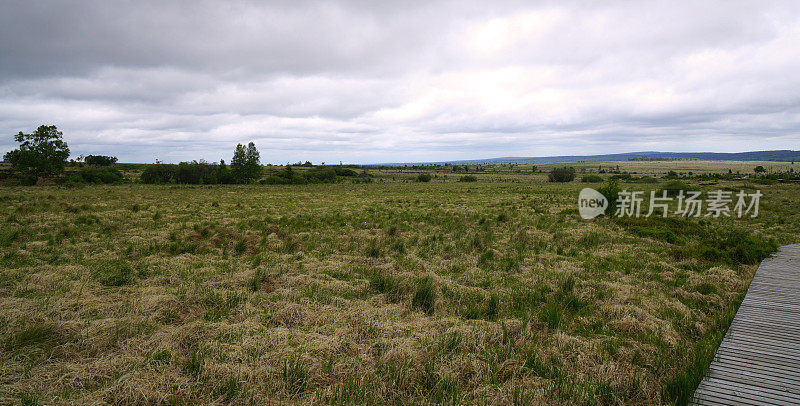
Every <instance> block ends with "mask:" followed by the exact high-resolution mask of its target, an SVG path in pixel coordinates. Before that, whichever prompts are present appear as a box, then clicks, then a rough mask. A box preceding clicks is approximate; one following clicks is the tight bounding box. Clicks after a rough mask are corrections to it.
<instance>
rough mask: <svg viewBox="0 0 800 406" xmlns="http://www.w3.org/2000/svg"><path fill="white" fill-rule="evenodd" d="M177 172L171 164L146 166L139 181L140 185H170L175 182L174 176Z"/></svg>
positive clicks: (175, 167)
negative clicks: (140, 181)
mask: <svg viewBox="0 0 800 406" xmlns="http://www.w3.org/2000/svg"><path fill="white" fill-rule="evenodd" d="M176 172H177V166H176V165H172V164H162V163H156V164H153V165H148V166H147V167H146V168H144V171H142V175H141V179H142V183H147V184H162V183H171V182H172V181H173V180H175V174H176Z"/></svg>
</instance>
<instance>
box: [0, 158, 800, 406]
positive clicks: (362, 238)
mask: <svg viewBox="0 0 800 406" xmlns="http://www.w3.org/2000/svg"><path fill="white" fill-rule="evenodd" d="M757 164H758V163H752V162H747V163H731V162H700V161H679V162H614V163H604V164H595V163H592V164H578V165H575V164H572V165H571V166H575V167H576V168H577V169H578V170H579V171H580V170H582V169H583V170H588V171H594V172H597V170H598V169H599V168H598V167H599V166H602V167H606V168H608V169H615V170H616V167H617V166H620V170H622V171H631V172H637V173H638V174H639V175H641V174H649V175H650V176H653V177H655V178H656V181H654V182H647V183H645V182H630V183H626V182H624V181H623V182H622V183H621V187H623V188H627V189H628V190H643V191H649V190H659V189H660V188H661V187H662V186H664V184H666V183H667V182H668V180H666V179H663V175H664V174H665V173H666V172H667V171H669V170H675V171H676V172H681V173H683V172H690V171H691V172H694V173H713V172H718V173H723V172H724V173H728V170H729V169H731V170H732V172H737V171H741V172H742V173H746V172H751V171H752V168H753V166H755V165H757ZM761 164H763V165H764V166H765V167H767V166H769V167H768V169H770V170H786V169H788V168H794V166H792V165H791V164H789V163H772V162H770V163H761ZM554 166H563V165H537V168H538V172H533V171H532V169H531V168H530V166H524V165H522V166H520V165H518V166H487V167H486V168H484V171H482V172H479V173H475V174H474V175H475V176H476V177H477V178H478V180H477V182H458V179H459V176H461V175H463V173H451V172H447V171H440V172H432V171H427V172H430V173H431V174H432V175H434V178H433V180H432V181H431V182H428V183H419V182H413V179H414V178H415V177H416V176H417V174H418V173H419V172H424V171H423V170H411V169H401V168H397V169H392V170H388V169H386V170H372V171H371V174H372V175H373V178H372V179H373V181H372V182H370V183H351V182H349V181H347V182H341V183H336V184H317V185H282V186H265V185H244V186H223V185H218V186H178V185H166V186H153V185H140V184H127V185H114V186H86V187H78V188H66V187H60V186H54V185H49V186H48V185H45V186H35V187H10V186H5V187H0V224H2V226H1V227H0V309H2V310H0V403H20V402H21V403H22V404H36V403H39V404H52V403H124V404H130V403H138V404H153V403H165V404H194V403H236V404H264V403H266V402H275V403H323V404H329V403H333V404H365V403H366V404H394V403H397V404H405V403H448V404H462V403H482V404H483V403H487V404H531V403H537V402H543V403H555V404H559V403H564V404H574V403H578V404H622V403H625V404H629V403H676V402H677V403H681V402H683V401H685V400H686V397H687V396H688V395H690V394H691V391H692V390H693V389H694V385H696V384H697V382H698V381H699V379H700V377H702V375H703V373H704V372H705V367H706V366H707V364H708V362H710V360H711V357H712V356H713V352H714V350H715V349H716V345H717V343H718V342H719V340H720V339H721V338H722V335H724V332H725V329H726V327H727V325H728V323H729V322H730V320H731V318H732V316H733V314H734V313H735V311H736V308H737V306H738V303H739V302H740V301H741V299H742V298H743V295H744V293H745V291H746V289H747V286H748V284H749V281H750V279H751V278H752V276H753V273H754V271H755V269H756V268H757V264H758V262H759V261H760V259H761V258H762V257H763V256H764V255H767V254H768V253H769V252H771V251H772V250H773V249H774V247H775V246H776V244H788V243H796V242H798V241H800V215H799V214H798V211H797V208H798V207H800V184H797V183H771V184H758V183H754V182H750V181H747V180H730V181H702V182H701V181H696V180H692V179H687V180H682V182H685V183H687V184H688V185H690V186H692V187H693V188H696V189H698V190H700V189H702V190H706V191H707V190H712V189H724V190H731V191H738V190H740V189H744V190H746V191H748V192H753V191H755V190H756V189H758V190H761V192H762V193H763V195H764V196H763V198H762V201H761V204H760V213H759V216H758V217H757V218H742V219H739V218H735V217H734V218H720V219H716V218H700V219H695V218H691V219H681V218H678V217H675V216H670V217H668V218H666V219H662V218H654V217H651V218H646V219H644V218H643V219H619V218H608V217H601V218H597V219H594V220H590V221H586V220H582V219H581V218H580V217H579V216H578V214H577V204H576V200H577V194H578V192H579V191H580V190H581V189H582V188H584V187H587V186H588V187H596V186H597V185H599V184H594V185H595V186H593V184H585V183H581V182H580V181H579V179H580V177H581V173H579V174H578V177H577V179H576V180H575V181H573V182H570V183H563V184H562V183H550V182H547V174H546V173H542V171H543V170H548V169H549V168H552V167H554ZM135 175H136V174H135V173H133V172H132V173H130V174H129V176H130V177H131V178H135ZM601 176H603V177H608V176H609V174H602V175H601Z"/></svg>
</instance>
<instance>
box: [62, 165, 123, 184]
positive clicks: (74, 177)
mask: <svg viewBox="0 0 800 406" xmlns="http://www.w3.org/2000/svg"><path fill="white" fill-rule="evenodd" d="M123 178H124V176H123V175H122V172H120V171H119V169H117V168H112V167H107V166H106V167H88V168H82V169H80V170H79V171H77V172H75V173H73V174H71V175H70V176H69V177H68V178H67V181H68V182H73V183H106V184H108V183H117V182H121V181H122V180H123Z"/></svg>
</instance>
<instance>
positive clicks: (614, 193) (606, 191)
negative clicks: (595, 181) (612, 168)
mask: <svg viewBox="0 0 800 406" xmlns="http://www.w3.org/2000/svg"><path fill="white" fill-rule="evenodd" d="M597 191H598V192H600V194H601V195H603V196H605V198H606V199H608V207H607V208H606V215H607V216H613V215H614V211H616V210H617V197H618V196H619V192H620V189H619V184H618V183H617V181H616V180H609V181H608V184H606V185H605V186H603V187H601V188H599V189H597Z"/></svg>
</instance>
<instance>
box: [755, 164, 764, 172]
mask: <svg viewBox="0 0 800 406" xmlns="http://www.w3.org/2000/svg"><path fill="white" fill-rule="evenodd" d="M753 171H754V172H756V173H764V172H766V171H767V170H766V169H764V167H763V166H761V165H758V166H756V168H755V169H753Z"/></svg>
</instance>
